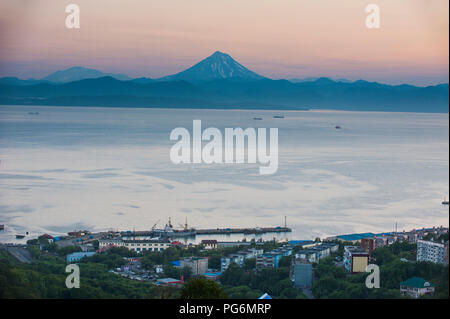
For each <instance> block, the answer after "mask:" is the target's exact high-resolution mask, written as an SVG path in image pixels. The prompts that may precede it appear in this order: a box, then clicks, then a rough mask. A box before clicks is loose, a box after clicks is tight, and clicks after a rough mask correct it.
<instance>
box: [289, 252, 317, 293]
mask: <svg viewBox="0 0 450 319" xmlns="http://www.w3.org/2000/svg"><path fill="white" fill-rule="evenodd" d="M290 277H291V280H292V282H293V283H294V287H296V288H311V286H312V280H313V267H312V265H311V263H310V262H309V261H308V260H306V259H297V258H296V259H293V260H292V262H291V269H290Z"/></svg>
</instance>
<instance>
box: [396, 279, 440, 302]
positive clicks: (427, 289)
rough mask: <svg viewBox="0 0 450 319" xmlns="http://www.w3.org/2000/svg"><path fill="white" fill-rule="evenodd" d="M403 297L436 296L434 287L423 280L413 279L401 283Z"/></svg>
mask: <svg viewBox="0 0 450 319" xmlns="http://www.w3.org/2000/svg"><path fill="white" fill-rule="evenodd" d="M400 293H401V295H402V296H410V297H413V298H419V297H421V296H424V295H429V296H432V295H434V285H433V284H432V283H430V282H428V281H426V280H425V279H423V278H420V277H412V278H409V279H408V280H405V281H403V282H401V283H400Z"/></svg>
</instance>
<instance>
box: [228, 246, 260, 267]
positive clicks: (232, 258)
mask: <svg viewBox="0 0 450 319" xmlns="http://www.w3.org/2000/svg"><path fill="white" fill-rule="evenodd" d="M263 253H264V250H263V249H261V248H249V249H246V250H241V251H239V252H237V253H235V254H229V255H227V256H224V257H222V258H221V259H220V271H221V272H224V271H225V270H227V269H228V267H229V266H230V265H231V264H232V263H235V264H237V265H238V266H240V267H242V266H244V263H245V260H246V259H249V258H257V257H258V256H261V255H262V254H263Z"/></svg>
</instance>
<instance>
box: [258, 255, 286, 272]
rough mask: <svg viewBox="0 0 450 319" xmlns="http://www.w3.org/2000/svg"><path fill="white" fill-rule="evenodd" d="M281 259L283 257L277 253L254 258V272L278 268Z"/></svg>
mask: <svg viewBox="0 0 450 319" xmlns="http://www.w3.org/2000/svg"><path fill="white" fill-rule="evenodd" d="M281 257H283V255H282V254H281V253H277V252H269V253H265V254H263V255H261V256H258V257H256V270H262V269H265V268H278V265H279V262H280V259H281Z"/></svg>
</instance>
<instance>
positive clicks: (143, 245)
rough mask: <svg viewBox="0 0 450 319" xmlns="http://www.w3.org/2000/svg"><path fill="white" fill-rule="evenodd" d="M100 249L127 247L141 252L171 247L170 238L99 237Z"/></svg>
mask: <svg viewBox="0 0 450 319" xmlns="http://www.w3.org/2000/svg"><path fill="white" fill-rule="evenodd" d="M98 244H99V249H103V248H106V247H112V246H114V247H126V248H128V249H129V250H132V251H135V252H137V253H141V252H144V251H153V252H156V251H163V250H165V249H167V248H169V247H170V240H168V239H148V240H124V239H99V241H98Z"/></svg>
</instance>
